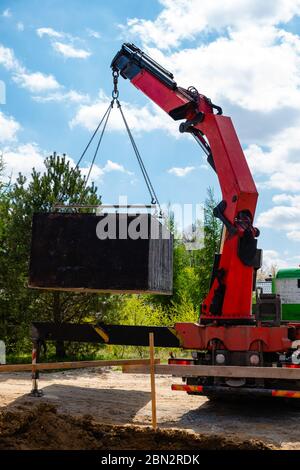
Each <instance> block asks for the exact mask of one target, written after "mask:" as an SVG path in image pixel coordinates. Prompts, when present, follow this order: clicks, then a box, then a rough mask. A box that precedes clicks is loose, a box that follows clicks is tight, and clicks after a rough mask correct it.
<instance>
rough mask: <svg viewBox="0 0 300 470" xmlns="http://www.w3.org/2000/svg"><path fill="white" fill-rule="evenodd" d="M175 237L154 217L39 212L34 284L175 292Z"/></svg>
mask: <svg viewBox="0 0 300 470" xmlns="http://www.w3.org/2000/svg"><path fill="white" fill-rule="evenodd" d="M172 285H173V238H172V235H171V234H170V232H169V231H168V230H167V229H166V227H165V226H164V225H162V224H161V223H160V222H159V221H158V220H157V219H156V218H155V217H152V216H151V215H150V214H139V215H129V214H103V215H94V214H82V213H81V214H79V213H76V214H70V213H48V214H42V213H41V214H35V215H34V216H33V224H32V244H31V259H30V276H29V286H30V287H34V288H40V289H53V290H71V291H98V292H115V293H117V292H120V293H126V292H128V293H147V292H148V293H157V294H171V293H172Z"/></svg>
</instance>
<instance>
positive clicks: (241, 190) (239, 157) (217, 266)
mask: <svg viewBox="0 0 300 470" xmlns="http://www.w3.org/2000/svg"><path fill="white" fill-rule="evenodd" d="M111 67H112V68H113V70H117V71H118V72H119V73H120V74H121V76H122V77H123V78H125V79H129V80H130V81H131V83H132V84H133V85H134V86H135V87H136V88H138V89H139V90H141V91H142V92H143V93H144V94H145V95H146V96H148V97H149V98H150V99H151V100H152V101H154V102H155V103H156V104H157V105H158V106H160V107H161V108H162V109H163V110H164V111H165V112H167V113H168V114H169V115H170V117H172V118H173V119H175V120H185V122H183V123H181V124H180V127H179V130H180V132H190V133H192V134H193V135H194V136H195V137H196V138H197V139H198V140H199V141H200V143H202V145H203V146H204V148H205V149H206V150H207V153H208V161H209V163H210V164H211V166H212V167H213V168H214V169H215V171H216V173H217V176H218V180H219V183H220V187H221V191H222V201H221V202H220V204H218V206H217V207H216V208H215V210H214V215H215V216H216V217H218V218H219V219H220V220H221V221H222V222H223V224H224V227H225V230H226V231H225V236H224V243H223V247H222V252H221V253H219V254H217V256H216V259H215V263H214V269H213V273H212V282H211V288H210V291H209V293H208V295H207V297H206V299H205V300H204V301H203V303H202V306H201V319H202V323H203V322H210V321H211V320H214V321H217V322H218V323H223V322H228V321H229V322H238V323H241V322H250V323H251V320H252V290H253V285H254V282H253V281H254V278H255V274H256V271H257V269H258V268H259V267H260V266H261V250H258V249H257V240H256V238H257V236H258V235H259V231H258V229H256V228H255V227H253V219H254V215H255V209H256V203H257V197H258V193H257V190H256V186H255V183H254V181H253V178H252V175H251V172H250V170H249V167H248V164H247V161H246V158H245V156H244V153H243V151H242V148H241V145H240V143H239V140H238V137H237V135H236V132H235V130H234V127H233V124H232V121H231V119H230V118H229V117H227V116H223V115H222V110H221V108H220V107H219V106H216V105H214V104H213V103H212V101H211V100H210V99H209V98H207V97H206V96H204V95H202V94H200V93H198V92H197V90H196V89H195V88H194V87H190V88H188V89H187V90H186V89H184V88H181V87H178V86H177V83H176V82H175V81H174V77H173V75H172V73H171V72H168V71H167V70H166V69H165V68H163V67H162V66H160V65H159V64H158V63H157V62H156V61H154V60H153V59H151V58H150V57H149V56H148V55H147V54H145V53H144V52H142V51H141V50H140V49H138V48H137V47H136V46H135V45H133V44H123V46H122V48H121V50H120V51H119V52H118V53H117V54H116V56H115V57H114V59H113V61H112V64H111ZM215 111H216V113H215Z"/></svg>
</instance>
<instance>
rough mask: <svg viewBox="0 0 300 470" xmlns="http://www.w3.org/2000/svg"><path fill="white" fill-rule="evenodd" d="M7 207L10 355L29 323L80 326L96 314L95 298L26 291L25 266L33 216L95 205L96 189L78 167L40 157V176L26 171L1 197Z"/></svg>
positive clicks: (4, 280)
mask: <svg viewBox="0 0 300 470" xmlns="http://www.w3.org/2000/svg"><path fill="white" fill-rule="evenodd" d="M6 197H7V198H8V201H9V204H4V205H3V204H1V207H2V209H3V210H4V212H5V213H4V214H3V215H4V217H3V220H5V230H3V229H2V230H1V233H0V236H1V240H0V242H1V243H0V246H1V255H0V256H1V258H0V261H1V273H2V276H1V293H0V302H1V304H0V307H1V314H2V315H3V317H4V318H3V320H4V321H3V322H2V332H1V334H2V337H4V338H5V339H6V342H7V346H8V350H9V351H10V350H14V351H16V350H17V349H18V348H20V347H21V348H22V346H23V344H24V341H25V343H26V341H28V339H27V338H28V336H29V335H28V327H29V325H30V322H31V321H32V320H48V321H53V322H55V323H57V324H60V323H61V322H63V321H81V320H82V319H83V318H84V317H85V316H87V315H92V312H94V313H96V312H97V310H98V307H99V302H98V297H97V296H95V295H89V294H82V295H76V294H72V293H62V292H49V293H47V292H46V293H45V292H41V291H35V290H31V289H28V287H27V282H28V267H29V253H30V240H31V221H32V215H33V213H34V212H48V211H50V210H51V209H52V207H53V205H54V204H55V203H58V204H76V203H81V204H99V203H100V199H99V197H98V196H97V188H96V187H95V186H94V185H93V184H92V185H90V186H88V185H86V180H85V178H84V177H82V175H81V173H80V170H79V169H78V168H72V167H71V165H70V162H69V161H68V160H67V159H66V157H65V156H62V157H60V156H58V155H56V154H54V155H52V156H50V157H48V158H46V160H45V171H44V173H42V174H41V173H40V172H37V171H36V170H35V169H33V170H32V174H31V178H30V179H29V180H28V181H27V179H26V178H25V177H24V176H23V175H22V174H19V176H18V178H17V181H16V182H15V183H14V184H13V185H11V187H10V188H9V190H8V191H7V193H6ZM56 350H57V355H58V356H59V357H61V356H63V355H64V354H65V351H64V348H63V345H62V344H60V343H59V342H58V343H57V345H56Z"/></svg>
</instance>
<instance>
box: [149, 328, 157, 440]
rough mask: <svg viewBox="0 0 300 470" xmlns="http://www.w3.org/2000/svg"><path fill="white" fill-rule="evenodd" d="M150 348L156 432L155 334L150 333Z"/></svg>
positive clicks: (153, 415)
mask: <svg viewBox="0 0 300 470" xmlns="http://www.w3.org/2000/svg"><path fill="white" fill-rule="evenodd" d="M149 347H150V379H151V404H152V427H153V429H154V431H155V430H156V428H157V420H156V394H155V361H154V334H153V333H149Z"/></svg>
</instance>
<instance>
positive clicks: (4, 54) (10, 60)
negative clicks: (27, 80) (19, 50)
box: [0, 44, 22, 71]
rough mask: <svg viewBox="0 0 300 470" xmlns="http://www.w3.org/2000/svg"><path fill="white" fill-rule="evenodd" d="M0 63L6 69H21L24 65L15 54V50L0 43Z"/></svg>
mask: <svg viewBox="0 0 300 470" xmlns="http://www.w3.org/2000/svg"><path fill="white" fill-rule="evenodd" d="M0 64H1V65H3V67H4V68H5V69H6V70H15V71H21V70H22V67H21V64H20V63H19V61H18V60H17V59H16V57H15V55H14V51H13V50H12V49H9V48H8V47H4V46H3V45H2V44H0Z"/></svg>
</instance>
